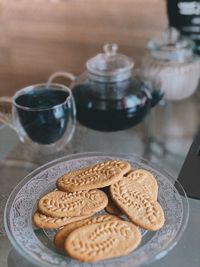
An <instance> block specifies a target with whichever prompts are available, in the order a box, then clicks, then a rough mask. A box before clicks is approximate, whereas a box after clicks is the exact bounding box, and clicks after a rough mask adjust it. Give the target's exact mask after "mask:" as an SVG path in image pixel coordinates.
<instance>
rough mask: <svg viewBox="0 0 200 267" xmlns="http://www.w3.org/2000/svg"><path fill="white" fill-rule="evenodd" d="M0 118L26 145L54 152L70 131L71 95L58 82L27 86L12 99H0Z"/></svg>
mask: <svg viewBox="0 0 200 267" xmlns="http://www.w3.org/2000/svg"><path fill="white" fill-rule="evenodd" d="M0 121H1V122H3V123H5V124H7V125H8V126H10V127H11V128H12V129H14V130H15V131H16V132H17V134H18V136H19V139H20V140H21V142H23V143H25V142H27V143H28V146H29V147H30V148H32V149H39V148H40V150H42V151H48V153H49V152H51V151H52V152H55V151H58V150H61V149H62V148H63V147H64V146H65V145H66V144H67V143H68V142H69V141H70V140H71V138H72V136H73V134H74V131H75V125H76V108H75V103H74V98H73V96H72V93H71V90H70V89H69V88H68V87H66V86H64V85H61V84H56V83H44V84H36V85H31V86H28V87H25V88H23V89H21V90H19V91H17V92H16V94H15V95H14V96H13V97H12V98H8V97H1V98H0Z"/></svg>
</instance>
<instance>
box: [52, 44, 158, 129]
mask: <svg viewBox="0 0 200 267" xmlns="http://www.w3.org/2000/svg"><path fill="white" fill-rule="evenodd" d="M117 50H118V45H117V44H106V45H104V52H103V53H100V54H97V55H96V56H95V57H93V58H91V59H89V60H88V61H87V62H86V68H87V70H86V71H85V72H84V73H83V74H81V75H80V76H79V77H77V78H76V79H75V80H74V81H73V82H72V84H71V86H70V87H71V89H72V93H73V96H74V99H75V103H76V108H77V120H78V121H79V122H80V123H81V124H83V125H85V126H87V127H89V128H92V129H95V130H99V131H118V130H123V129H126V128H129V127H133V126H135V125H136V124H138V123H139V122H141V121H142V120H143V118H144V117H145V116H146V115H147V114H148V113H149V111H150V109H151V107H152V106H154V105H155V104H156V103H158V102H159V100H160V98H161V97H162V94H161V93H160V91H159V90H158V91H152V90H151V88H149V87H148V86H147V84H145V82H144V81H142V80H140V78H139V77H137V75H134V73H133V66H134V62H133V61H132V59H131V58H129V57H127V56H125V55H122V54H119V53H117ZM56 76H57V75H53V76H52V77H50V81H52V79H53V78H55V77H56ZM69 78H70V76H69Z"/></svg>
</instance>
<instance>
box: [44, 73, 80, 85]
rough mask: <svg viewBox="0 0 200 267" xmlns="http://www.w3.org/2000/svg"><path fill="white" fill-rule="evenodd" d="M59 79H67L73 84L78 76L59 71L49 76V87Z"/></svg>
mask: <svg viewBox="0 0 200 267" xmlns="http://www.w3.org/2000/svg"><path fill="white" fill-rule="evenodd" d="M57 77H65V78H67V79H69V80H70V81H71V82H73V81H74V80H75V79H76V76H75V75H74V74H72V73H70V72H65V71H57V72H54V73H53V74H51V75H50V76H49V78H48V80H47V85H49V84H51V83H52V82H53V80H55V79H56V78H57Z"/></svg>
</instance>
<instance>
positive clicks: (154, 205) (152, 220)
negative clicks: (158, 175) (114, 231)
mask: <svg viewBox="0 0 200 267" xmlns="http://www.w3.org/2000/svg"><path fill="white" fill-rule="evenodd" d="M110 192H111V197H112V199H113V201H115V202H116V203H117V205H118V206H119V207H120V209H121V210H122V211H123V212H124V213H125V214H126V215H127V217H128V218H129V219H130V220H131V221H132V222H133V223H135V224H136V225H139V226H140V227H142V228H144V229H147V230H152V231H156V230H158V229H160V228H161V227H162V226H163V224H164V220H165V219H164V213H163V210H162V208H161V206H160V205H159V203H158V202H157V201H155V200H153V199H152V198H151V197H150V196H149V195H148V194H145V193H144V191H143V187H142V186H141V185H140V184H139V183H137V182H135V183H134V186H130V184H129V178H126V177H125V178H124V179H123V180H120V181H119V182H117V183H115V184H113V185H111V187H110Z"/></svg>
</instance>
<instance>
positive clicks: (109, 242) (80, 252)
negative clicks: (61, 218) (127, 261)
mask: <svg viewBox="0 0 200 267" xmlns="http://www.w3.org/2000/svg"><path fill="white" fill-rule="evenodd" d="M140 241H141V234H140V231H139V229H138V228H137V227H136V226H135V225H134V224H132V223H130V222H125V221H122V220H114V221H109V222H104V223H97V224H91V225H86V226H83V227H80V228H78V229H76V230H74V231H73V232H72V233H71V234H69V236H68V237H67V238H66V240H65V244H64V249H65V251H66V253H67V255H69V256H71V257H72V258H74V259H77V260H79V261H82V262H96V261H98V260H104V259H108V258H113V257H119V256H123V255H127V254H129V253H130V252H131V251H133V250H134V249H136V247H137V246H138V245H139V243H140Z"/></svg>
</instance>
